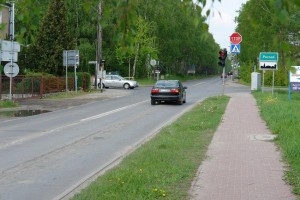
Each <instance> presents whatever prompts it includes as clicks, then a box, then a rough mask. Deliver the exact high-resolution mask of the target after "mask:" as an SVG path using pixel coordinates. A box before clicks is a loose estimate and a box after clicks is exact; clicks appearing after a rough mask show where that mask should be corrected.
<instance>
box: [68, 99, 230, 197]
mask: <svg viewBox="0 0 300 200" xmlns="http://www.w3.org/2000/svg"><path fill="white" fill-rule="evenodd" d="M228 101H229V97H227V96H218V97H212V98H209V99H207V100H205V101H204V102H202V103H201V104H199V105H197V106H196V107H195V108H194V109H193V110H191V111H189V112H188V113H186V114H185V115H183V116H182V117H181V118H179V119H178V120H177V121H176V122H174V123H173V124H171V125H169V126H167V127H165V128H164V129H163V130H161V132H160V133H159V134H158V135H157V136H156V137H155V138H153V139H152V140H151V141H149V142H147V143H146V144H144V145H143V146H142V147H140V148H139V149H138V150H136V151H135V152H133V153H132V154H130V155H129V156H127V157H126V158H125V159H124V160H123V161H122V163H121V164H120V165H118V166H117V167H115V168H113V169H111V170H110V171H108V172H107V173H105V174H104V175H102V176H100V177H99V178H98V179H97V180H96V181H94V182H93V183H92V184H91V185H90V186H88V187H87V188H85V189H84V190H83V191H82V192H81V193H79V194H76V195H75V196H74V197H73V198H72V200H81V199H84V200H86V199H89V200H96V199H118V200H122V199H124V200H128V199H141V200H142V199H172V200H176V199H186V198H187V197H188V191H189V189H190V186H191V182H192V181H193V179H194V177H195V175H196V172H197V169H198V167H199V166H200V164H201V162H202V161H203V160H204V158H205V153H206V150H207V147H208V145H209V143H210V142H211V139H212V137H213V134H214V132H215V130H216V128H217V126H218V124H219V123H220V122H221V118H222V115H223V114H224V111H225V108H226V105H227V103H228Z"/></svg>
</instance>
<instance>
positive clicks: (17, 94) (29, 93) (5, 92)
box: [0, 76, 90, 99]
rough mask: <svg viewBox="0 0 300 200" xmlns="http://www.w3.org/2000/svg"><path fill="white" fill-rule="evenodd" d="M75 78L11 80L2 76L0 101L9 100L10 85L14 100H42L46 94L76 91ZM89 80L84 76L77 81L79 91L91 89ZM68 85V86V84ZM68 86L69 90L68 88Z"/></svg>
mask: <svg viewBox="0 0 300 200" xmlns="http://www.w3.org/2000/svg"><path fill="white" fill-rule="evenodd" d="M74 80H75V78H74V77H69V78H68V79H67V80H66V78H65V77H43V76H16V77H13V78H12V83H11V84H10V78H9V77H7V76H0V99H9V95H10V85H11V94H12V98H13V99H19V98H42V97H43V96H45V95H46V94H50V93H57V92H64V91H66V89H67V90H68V91H75V81H74ZM88 81H90V80H89V78H87V77H85V76H83V77H82V80H81V81H80V83H79V81H77V87H78V88H77V89H79V90H84V91H86V90H88V89H89V87H90V83H89V82H88ZM66 83H67V84H66ZM66 85H67V88H66Z"/></svg>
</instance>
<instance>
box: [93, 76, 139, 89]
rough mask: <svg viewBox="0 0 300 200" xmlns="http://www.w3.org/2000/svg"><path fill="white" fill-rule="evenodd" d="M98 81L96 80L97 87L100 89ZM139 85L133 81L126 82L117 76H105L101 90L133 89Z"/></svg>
mask: <svg viewBox="0 0 300 200" xmlns="http://www.w3.org/2000/svg"><path fill="white" fill-rule="evenodd" d="M100 84H101V83H100V80H98V87H100V86H101V85H100ZM138 86H139V84H138V82H136V81H133V80H127V79H125V78H123V77H122V76H119V75H106V76H105V78H104V79H103V80H102V87H103V88H124V89H134V88H136V87H138Z"/></svg>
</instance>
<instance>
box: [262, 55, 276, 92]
mask: <svg viewBox="0 0 300 200" xmlns="http://www.w3.org/2000/svg"><path fill="white" fill-rule="evenodd" d="M277 61H278V52H260V54H259V69H260V70H263V71H265V70H273V80H272V95H273V94H274V82H275V80H274V77H275V73H274V71H275V70H277V69H278V65H277ZM263 76H264V73H263ZM263 80H264V77H263ZM263 84H264V83H263ZM262 92H263V90H262Z"/></svg>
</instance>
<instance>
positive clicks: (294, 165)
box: [254, 91, 300, 195]
mask: <svg viewBox="0 0 300 200" xmlns="http://www.w3.org/2000/svg"><path fill="white" fill-rule="evenodd" d="M254 96H255V98H256V100H257V104H258V106H259V109H260V112H261V116H262V118H263V119H264V120H265V121H266V123H267V125H268V127H269V129H270V130H271V132H272V133H273V134H276V135H277V139H276V140H275V141H276V144H277V145H278V147H279V148H280V149H281V152H282V154H283V159H284V161H285V163H287V164H288V165H289V166H288V168H287V171H286V173H285V179H286V181H287V182H288V183H289V184H291V185H292V186H293V192H294V193H295V194H298V195H299V194H300V126H299V122H300V115H299V113H298V111H297V109H298V108H299V107H298V106H299V104H300V93H293V94H292V98H291V99H289V98H288V93H287V91H275V93H274V94H273V95H272V94H271V93H268V92H266V93H262V92H255V93H254Z"/></svg>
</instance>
